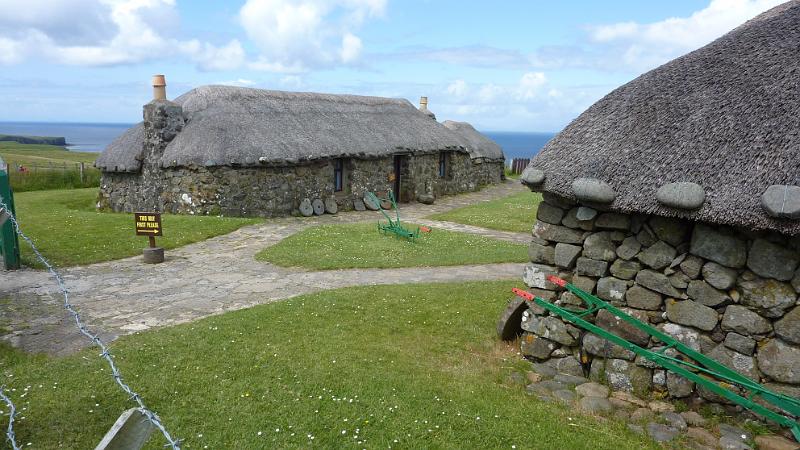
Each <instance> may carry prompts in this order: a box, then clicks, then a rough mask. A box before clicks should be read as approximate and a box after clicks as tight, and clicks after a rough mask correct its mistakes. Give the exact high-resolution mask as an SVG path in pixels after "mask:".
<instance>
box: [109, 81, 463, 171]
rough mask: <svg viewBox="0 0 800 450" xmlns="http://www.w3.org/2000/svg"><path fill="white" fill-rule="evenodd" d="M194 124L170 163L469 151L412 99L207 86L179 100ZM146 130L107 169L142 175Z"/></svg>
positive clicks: (167, 155) (135, 133) (173, 147)
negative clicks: (140, 168)
mask: <svg viewBox="0 0 800 450" xmlns="http://www.w3.org/2000/svg"><path fill="white" fill-rule="evenodd" d="M175 103H177V104H179V105H181V106H182V107H183V112H184V115H185V117H186V125H185V126H184V128H183V130H182V131H181V132H180V133H179V134H178V135H177V136H176V137H175V138H174V139H173V140H172V141H171V142H170V143H169V145H167V147H166V149H165V151H164V155H163V157H162V161H161V163H162V165H163V166H165V167H170V166H219V165H242V166H248V165H252V166H258V165H262V166H263V165H272V166H280V165H288V164H295V163H298V162H303V161H310V160H315V159H321V158H337V157H364V158H370V157H380V156H386V155H391V154H393V153H397V152H410V153H425V152H435V151H440V150H455V151H466V149H465V148H464V147H463V146H462V141H463V138H462V137H461V136H460V135H457V134H455V133H454V132H452V131H451V130H449V129H448V128H446V127H445V126H443V125H442V124H440V123H438V122H436V121H435V120H431V119H430V118H429V117H428V116H427V115H426V114H424V113H423V112H420V111H419V110H418V109H417V108H415V107H414V106H413V105H411V103H409V102H408V101H407V100H402V99H390V98H381V97H365V96H357V95H332V94H316V93H306V92H281V91H268V90H262V89H251V88H242V87H232V86H203V87H199V88H197V89H194V90H192V91H190V92H187V93H186V94H184V95H182V96H180V97H178V98H177V99H175ZM142 141H143V133H142V125H141V124H139V125H137V126H135V127H133V128H131V129H130V130H128V131H127V132H125V134H123V135H122V136H121V137H120V138H118V139H117V140H116V141H114V142H113V143H112V144H110V145H109V146H108V147H107V148H106V150H105V151H104V152H103V154H102V155H101V156H100V157H99V158H98V159H97V162H96V165H97V167H99V168H101V169H102V170H104V171H129V172H130V171H138V170H139V167H140V165H141V158H142V156H141V155H142Z"/></svg>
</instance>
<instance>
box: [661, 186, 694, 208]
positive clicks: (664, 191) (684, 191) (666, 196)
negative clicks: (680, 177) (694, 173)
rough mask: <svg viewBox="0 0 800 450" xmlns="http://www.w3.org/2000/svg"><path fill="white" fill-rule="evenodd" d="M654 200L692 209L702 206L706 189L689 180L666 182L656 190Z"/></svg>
mask: <svg viewBox="0 0 800 450" xmlns="http://www.w3.org/2000/svg"><path fill="white" fill-rule="evenodd" d="M656 200H658V202H659V203H661V204H662V205H664V206H667V207H670V208H678V209H687V210H692V209H697V208H699V207H701V206H703V202H705V201H706V191H705V190H704V189H703V187H702V186H700V185H699V184H697V183H692V182H689V181H679V182H676V183H667V184H665V185H663V186H661V187H660V188H658V191H656Z"/></svg>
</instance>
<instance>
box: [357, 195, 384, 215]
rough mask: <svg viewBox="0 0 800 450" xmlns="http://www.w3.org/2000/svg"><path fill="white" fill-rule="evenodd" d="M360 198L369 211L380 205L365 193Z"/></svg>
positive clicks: (375, 209)
mask: <svg viewBox="0 0 800 450" xmlns="http://www.w3.org/2000/svg"><path fill="white" fill-rule="evenodd" d="M362 200H364V205H365V206H366V207H367V209H368V210H370V211H377V210H379V209H380V207H381V205H380V203H379V202H376V201H375V200H373V198H372V197H370V196H369V195H365V196H364V198H363V199H362Z"/></svg>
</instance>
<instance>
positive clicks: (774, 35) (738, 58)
mask: <svg viewBox="0 0 800 450" xmlns="http://www.w3.org/2000/svg"><path fill="white" fill-rule="evenodd" d="M799 60H800V0H792V1H789V2H786V3H784V4H782V5H779V6H777V7H775V8H773V9H771V10H769V11H767V12H765V13H763V14H761V15H759V16H757V17H755V18H753V19H752V20H750V21H748V22H746V23H744V24H743V25H741V26H739V27H737V28H735V29H734V30H732V31H730V32H729V33H727V34H726V35H724V36H722V37H720V38H719V39H717V40H715V41H713V42H712V43H710V44H708V45H706V46H705V47H702V48H700V49H698V50H695V51H693V52H691V53H688V54H686V55H684V56H681V57H679V58H677V59H675V60H673V61H670V62H668V63H666V64H664V65H662V66H660V67H658V68H656V69H654V70H651V71H650V72H647V73H645V74H643V75H641V76H640V77H638V78H636V79H635V80H633V81H631V82H629V83H627V84H625V85H623V86H621V87H619V88H617V89H615V90H614V91H613V92H611V93H610V94H608V95H607V96H605V97H604V98H602V99H601V100H599V101H598V102H597V103H595V104H594V105H592V106H591V107H590V108H589V109H587V110H586V111H585V112H584V113H582V114H581V115H580V116H579V117H578V118H577V119H575V120H574V121H573V122H572V123H570V124H569V125H568V126H567V127H566V128H565V129H564V130H563V131H561V132H560V133H559V134H558V135H557V136H556V137H555V138H553V139H552V140H551V141H550V142H549V143H548V144H547V145H545V147H544V148H543V149H542V151H541V152H539V154H538V155H537V156H536V158H534V160H533V161H532V162H531V166H532V167H534V168H537V169H540V170H543V171H544V172H545V173H547V178H546V179H545V181H544V183H543V185H542V186H541V188H539V189H537V190H541V191H544V192H549V193H552V194H557V195H561V196H563V197H567V198H570V199H574V198H575V195H574V194H573V192H572V189H571V186H572V182H573V181H574V180H575V179H577V178H595V179H599V180H603V181H604V182H606V183H608V184H609V185H610V186H611V188H613V190H614V191H615V192H616V193H617V196H616V199H615V200H614V202H613V203H612V204H611V205H610V207H611V208H612V209H615V210H618V211H621V212H640V213H646V214H656V215H661V216H668V217H670V216H671V217H675V216H680V217H686V218H690V219H693V220H697V221H704V222H710V223H716V224H728V225H735V226H742V227H745V228H750V229H754V230H762V229H771V230H775V231H779V232H783V233H786V234H798V233H800V221H798V220H788V219H786V218H775V217H771V216H770V215H769V214H767V212H766V211H765V210H764V209H763V208H762V206H761V195H762V194H763V193H764V192H765V191H766V190H767V188H768V187H769V186H772V185H789V186H795V185H800V176H798V174H800V154H799V153H798V152H799V151H800V150H798V149H800V132H798V127H797V105H800V89H798V88H797V80H798V61H799ZM679 181H680V182H692V183H697V184H698V185H700V186H702V187H703V188H704V190H705V194H706V195H705V202H704V203H703V204H702V206H700V207H699V208H697V209H696V210H676V209H674V208H669V207H666V206H664V205H662V204H660V203H659V202H658V200H657V198H656V192H657V191H658V189H659V188H660V187H661V186H663V185H665V184H667V183H674V182H679Z"/></svg>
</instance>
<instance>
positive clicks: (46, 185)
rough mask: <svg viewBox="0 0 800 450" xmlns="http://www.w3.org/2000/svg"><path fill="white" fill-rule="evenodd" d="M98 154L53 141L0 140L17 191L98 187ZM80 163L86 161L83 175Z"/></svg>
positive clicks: (12, 183) (0, 155)
mask: <svg viewBox="0 0 800 450" xmlns="http://www.w3.org/2000/svg"><path fill="white" fill-rule="evenodd" d="M97 156H98V154H97V153H90V152H73V151H69V150H67V149H65V148H64V147H58V146H54V145H39V144H19V143H17V142H0V158H2V159H3V161H5V162H6V164H8V168H9V170H8V174H9V179H10V182H11V187H12V189H14V191H16V192H27V191H38V190H45V189H74V188H84V187H97V186H99V185H100V171H99V170H97V169H95V168H94V167H93V166H92V163H93V162H94V160H95V159H96V158H97ZM79 163H84V175H83V179H81V175H80V170H79V167H78V164H79ZM20 166H23V167H24V168H25V171H21V170H20V169H19V168H20Z"/></svg>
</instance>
